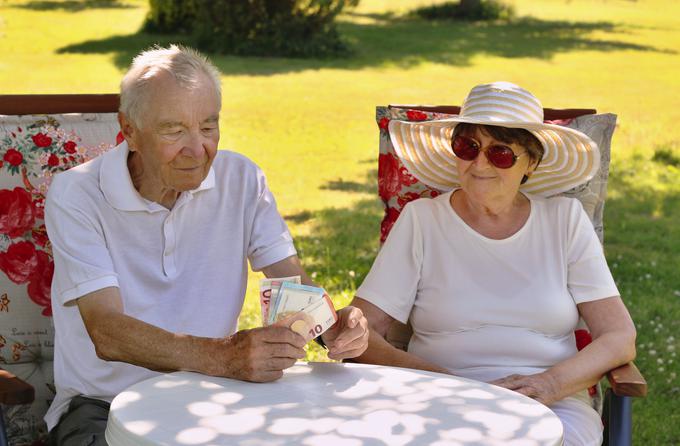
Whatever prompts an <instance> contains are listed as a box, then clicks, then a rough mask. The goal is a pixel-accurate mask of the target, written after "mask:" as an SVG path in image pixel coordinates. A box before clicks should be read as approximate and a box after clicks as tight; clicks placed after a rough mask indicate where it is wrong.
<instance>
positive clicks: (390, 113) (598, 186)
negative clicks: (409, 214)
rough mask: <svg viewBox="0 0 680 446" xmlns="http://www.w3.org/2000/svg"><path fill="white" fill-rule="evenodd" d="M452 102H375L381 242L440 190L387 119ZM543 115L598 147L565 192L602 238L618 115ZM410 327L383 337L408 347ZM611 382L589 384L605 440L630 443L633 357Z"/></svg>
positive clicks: (425, 115)
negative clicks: (594, 159) (580, 179)
mask: <svg viewBox="0 0 680 446" xmlns="http://www.w3.org/2000/svg"><path fill="white" fill-rule="evenodd" d="M459 112H460V107H455V106H434V107H421V106H402V105H394V106H379V107H377V109H376V121H377V123H378V127H379V129H380V154H379V158H378V192H379V195H380V198H381V200H382V202H383V204H384V206H385V215H384V217H383V220H382V223H381V227H380V232H381V235H380V241H381V243H382V242H384V241H385V239H386V238H387V235H388V233H389V232H390V229H391V228H392V225H393V224H394V222H395V221H396V220H397V218H398V217H399V214H400V212H401V210H402V208H403V207H404V205H405V204H406V203H408V202H409V201H412V200H416V199H419V198H434V197H436V196H437V195H439V194H441V193H442V192H443V191H440V190H436V189H434V188H431V187H429V186H426V185H425V184H423V183H422V182H420V181H419V180H418V179H417V178H416V177H415V176H413V175H412V174H411V173H410V172H409V171H408V169H407V168H406V167H405V166H404V165H403V164H402V162H401V161H400V160H399V158H398V157H397V156H396V154H395V151H394V147H393V145H392V142H391V140H390V134H389V131H388V125H389V122H390V120H392V119H398V120H406V121H426V120H433V119H444V118H447V117H450V116H451V115H454V114H458V113H459ZM544 116H545V120H546V121H549V122H551V123H553V124H558V125H565V126H568V127H572V128H575V129H577V130H580V131H581V132H583V133H585V134H587V135H588V136H590V137H591V138H592V139H593V140H594V141H595V142H596V143H597V144H598V146H599V147H600V152H601V163H600V170H599V172H598V173H597V175H596V176H595V177H594V178H593V179H591V180H590V181H589V182H588V183H586V184H584V185H581V186H579V187H577V188H575V189H572V190H570V191H567V192H565V193H563V194H560V195H563V196H569V197H574V198H577V199H578V200H580V201H581V203H582V204H583V207H584V209H585V210H586V213H587V214H588V216H589V217H590V219H591V221H592V222H593V225H594V227H595V231H596V232H597V235H598V237H599V238H600V241H601V242H602V241H603V235H604V230H603V223H602V217H603V210H604V200H605V197H606V193H607V178H608V174H609V161H610V147H611V137H612V134H613V133H614V129H615V126H616V115H613V114H596V111H595V110H590V109H564V110H557V109H544ZM411 334H412V331H411V328H410V326H409V325H404V324H401V323H399V322H394V323H393V325H392V326H391V327H390V329H389V331H388V334H387V340H388V341H389V342H390V343H391V344H392V345H394V346H396V347H398V348H401V349H403V350H406V348H407V346H408V343H409V340H410V338H411ZM574 334H575V342H576V345H577V348H578V349H579V350H580V349H582V348H583V347H585V346H586V345H587V344H588V343H589V342H590V341H591V338H590V334H589V332H588V331H587V327H585V325H582V327H579V329H577V330H576V331H575V333H574ZM607 378H608V380H609V384H610V388H609V389H607V391H606V393H605V397H604V399H602V398H601V397H600V395H601V393H600V386H599V385H598V386H596V387H593V388H592V389H589V392H590V395H591V397H592V399H593V406H594V407H595V408H596V409H598V410H599V411H600V412H601V413H602V416H603V423H604V425H605V432H604V444H610V445H630V444H631V442H632V404H631V397H640V396H645V395H646V394H647V383H646V382H645V380H644V378H643V377H642V375H641V374H640V372H639V371H638V370H637V368H636V367H635V365H634V364H633V363H630V364H627V365H624V366H621V367H619V368H617V369H615V370H611V371H610V372H609V373H608V374H607Z"/></svg>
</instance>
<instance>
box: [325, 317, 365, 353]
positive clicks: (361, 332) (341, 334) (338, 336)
mask: <svg viewBox="0 0 680 446" xmlns="http://www.w3.org/2000/svg"><path fill="white" fill-rule="evenodd" d="M321 338H322V339H323V342H324V343H325V344H326V347H328V357H329V358H330V359H335V360H342V359H348V358H355V357H357V356H359V355H361V354H362V353H363V352H365V351H366V348H367V347H368V321H367V320H366V317H365V316H364V314H363V313H362V311H361V310H360V309H359V308H356V307H352V306H348V307H345V308H343V309H341V310H339V311H338V320H337V322H336V323H335V324H334V325H333V326H332V327H331V328H329V329H328V330H327V331H326V332H325V333H324V334H323V335H321Z"/></svg>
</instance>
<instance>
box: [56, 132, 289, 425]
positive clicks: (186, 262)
mask: <svg viewBox="0 0 680 446" xmlns="http://www.w3.org/2000/svg"><path fill="white" fill-rule="evenodd" d="M127 157H128V147H127V143H125V142H123V143H122V144H120V145H119V146H118V147H116V148H114V149H113V150H111V151H109V152H107V153H106V154H104V155H102V156H100V157H98V158H96V159H94V160H92V161H90V162H88V163H85V164H82V165H80V166H78V167H75V168H73V169H70V170H69V171H67V172H64V173H61V174H59V175H57V176H56V177H55V178H54V181H53V182H52V185H51V186H50V190H49V193H48V196H47V203H46V207H45V222H46V225H47V230H48V234H49V237H50V241H51V242H52V249H53V253H54V261H55V269H54V279H53V280H52V311H53V314H54V325H55V331H56V335H55V357H54V380H55V385H56V389H57V395H56V397H55V399H54V401H53V403H52V405H51V406H50V408H49V411H48V412H47V415H46V416H45V421H46V422H47V426H48V428H49V429H52V428H53V427H54V426H55V425H56V424H57V422H58V421H59V417H60V416H61V414H62V413H63V412H64V411H66V409H67V407H68V403H69V401H70V400H71V399H72V398H73V397H74V396H76V395H84V396H87V397H91V398H98V399H102V400H106V401H111V400H112V399H113V397H114V396H115V395H117V394H118V393H119V392H121V391H122V390H123V389H125V388H126V387H128V386H130V385H132V384H134V383H137V382H139V381H141V380H144V379H146V378H150V377H153V376H156V375H157V373H156V372H153V371H150V370H148V369H145V368H143V367H137V366H134V365H130V364H127V363H122V362H108V361H103V360H101V359H99V358H97V355H96V354H95V350H94V345H93V344H92V341H91V340H90V337H89V335H88V334H87V331H86V330H85V326H84V324H83V321H82V318H81V317H80V313H79V311H78V307H77V305H76V304H75V299H77V298H78V297H81V296H83V295H85V294H87V293H91V292H93V291H96V290H99V289H102V288H106V287H111V286H115V287H118V288H119V289H120V294H121V297H122V300H123V308H124V311H125V314H127V315H130V316H132V317H135V318H137V319H140V320H142V321H145V322H147V323H149V324H152V325H155V326H157V327H161V328H163V329H165V330H168V331H171V332H176V333H187V334H191V335H195V336H205V337H223V336H228V335H231V334H233V333H234V332H235V331H236V329H237V323H238V316H239V313H240V312H241V308H242V306H243V299H244V296H245V290H246V281H247V274H248V268H247V264H246V259H248V260H249V261H250V264H251V266H252V268H253V269H254V270H256V271H257V270H260V269H262V268H263V267H266V266H268V265H271V264H273V263H276V262H278V261H280V260H283V259H284V258H286V257H289V256H291V255H294V254H296V252H295V248H294V246H293V241H292V238H291V236H290V233H289V232H288V229H287V227H286V224H285V223H284V221H283V219H282V218H281V216H280V215H279V213H278V211H277V209H276V203H275V201H274V197H273V196H272V194H271V192H270V191H269V189H268V187H267V183H266V179H265V176H264V174H263V173H262V171H261V170H260V169H259V168H258V167H257V166H256V165H255V164H254V163H252V162H251V161H250V160H248V159H247V158H245V157H244V156H242V155H239V154H237V153H234V152H229V151H220V152H218V154H217V156H216V157H215V160H214V162H213V166H212V168H211V169H210V173H209V174H208V176H207V177H206V179H205V180H204V181H203V183H202V184H201V185H200V186H199V187H198V188H197V189H195V190H192V191H189V192H184V193H182V194H181V195H180V197H179V198H178V200H177V202H176V204H175V206H174V207H173V209H172V210H168V209H166V208H165V207H163V206H161V205H160V204H158V203H155V202H152V201H149V200H146V199H145V198H143V197H142V196H141V195H139V193H138V192H137V191H136V189H135V188H134V186H133V184H132V180H131V179H130V174H129V171H128V169H127ZM140 342H142V340H140Z"/></svg>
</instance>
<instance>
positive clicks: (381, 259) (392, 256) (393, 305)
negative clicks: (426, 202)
mask: <svg viewBox="0 0 680 446" xmlns="http://www.w3.org/2000/svg"><path fill="white" fill-rule="evenodd" d="M413 204H414V203H409V204H407V205H406V206H405V207H404V210H403V211H402V213H401V215H400V216H399V218H398V219H397V221H396V222H395V224H394V227H393V228H392V230H391V231H390V235H389V236H388V237H387V240H386V241H385V244H384V245H383V247H382V249H381V250H380V252H379V253H378V256H377V257H376V259H375V262H374V263H373V266H372V267H371V270H370V272H369V273H368V275H367V276H366V279H365V280H364V282H363V283H362V284H361V286H360V287H359V289H358V290H357V293H356V294H357V297H360V298H362V299H365V300H367V301H369V302H371V303H372V304H373V305H376V306H377V307H378V308H380V309H381V310H383V311H384V312H385V313H387V314H388V315H390V316H391V317H393V318H394V319H396V320H398V321H400V322H402V323H406V321H407V320H408V317H409V315H410V313H411V308H412V307H413V303H414V301H415V298H416V292H417V290H418V283H419V281H420V273H421V266H422V261H423V241H422V233H421V231H420V226H419V224H418V217H417V215H416V212H415V210H416V207H415V206H413Z"/></svg>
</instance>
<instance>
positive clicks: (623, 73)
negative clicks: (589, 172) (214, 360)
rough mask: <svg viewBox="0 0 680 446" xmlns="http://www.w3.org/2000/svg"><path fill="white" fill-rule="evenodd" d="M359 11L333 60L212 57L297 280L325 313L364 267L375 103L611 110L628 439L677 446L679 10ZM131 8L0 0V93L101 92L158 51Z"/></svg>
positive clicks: (641, 6)
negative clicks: (629, 383) (423, 15)
mask: <svg viewBox="0 0 680 446" xmlns="http://www.w3.org/2000/svg"><path fill="white" fill-rule="evenodd" d="M362 3H363V4H362V5H361V6H360V7H359V8H358V9H356V10H355V11H353V12H351V13H348V14H346V15H344V16H342V17H341V31H342V32H343V34H344V35H345V36H346V37H347V38H348V40H350V41H351V42H352V43H353V44H354V46H355V48H356V53H355V54H354V55H353V56H352V57H350V58H347V59H340V60H321V61H319V60H311V61H310V60H307V61H303V60H291V59H247V58H235V57H224V56H217V57H215V58H214V60H215V62H216V63H217V65H218V66H219V67H220V69H221V70H222V71H223V73H224V77H223V86H224V94H223V98H224V99H223V100H224V105H223V116H222V119H221V129H222V133H223V138H222V147H224V148H232V149H234V150H237V151H240V152H242V153H244V154H246V155H247V156H249V157H251V158H252V159H253V160H255V161H256V162H257V163H258V164H259V165H260V166H262V167H263V169H264V170H265V172H267V174H268V176H269V182H270V185H271V188H272V189H273V191H274V192H275V194H276V197H277V199H278V203H279V207H280V209H281V211H282V213H283V214H284V215H285V216H286V217H287V220H288V223H289V225H290V228H291V230H292V232H293V234H294V236H295V238H296V242H297V246H298V248H299V249H300V252H301V255H302V257H303V261H304V263H305V266H306V267H307V269H308V270H309V271H310V272H313V273H315V274H316V280H317V281H318V282H319V283H320V284H322V285H324V286H325V287H327V288H328V289H329V291H331V292H332V294H333V298H334V300H335V302H336V305H338V306H342V305H344V304H346V303H347V302H348V301H349V300H350V299H351V297H352V295H353V292H354V290H355V289H356V287H357V286H358V285H359V284H360V283H361V280H362V278H363V277H364V275H365V274H366V272H367V270H368V269H369V267H370V265H371V261H372V259H373V257H374V256H375V253H376V251H377V240H378V232H379V230H378V224H379V220H380V217H381V207H380V203H379V201H378V200H377V199H376V193H375V191H376V186H375V175H376V169H377V162H376V160H377V127H376V125H375V123H374V120H373V117H374V107H375V105H377V104H388V103H421V104H422V103H427V104H443V103H460V102H461V101H462V99H463V98H464V96H465V94H466V93H467V92H468V91H469V89H470V88H471V87H472V86H473V85H475V84H477V83H481V82H486V81H494V80H508V81H512V82H515V83H518V84H520V85H522V86H524V87H525V88H527V89H529V90H530V91H532V92H533V93H535V94H536V95H537V96H538V97H539V98H541V100H542V101H543V104H544V105H545V106H548V107H565V108H566V107H592V108H596V109H598V110H599V111H602V112H613V113H616V114H618V116H619V121H618V122H619V128H618V129H617V131H616V133H615V134H614V141H613V145H612V148H613V149H612V150H613V161H612V169H611V182H610V187H609V199H608V201H607V206H606V211H605V224H606V226H605V228H606V234H605V238H606V251H607V256H608V258H609V261H610V266H611V268H612V271H613V273H614V276H615V278H616V280H617V282H618V285H619V287H620V290H621V292H622V294H623V297H624V300H625V302H626V303H627V304H628V306H629V308H630V311H631V313H632V315H633V318H634V319H635V321H636V324H637V327H638V359H637V360H636V363H637V364H638V366H639V367H640V369H641V370H642V371H643V373H644V375H645V377H646V378H647V380H648V381H649V392H650V395H649V396H648V397H647V398H645V399H640V400H637V401H636V402H635V403H634V411H635V426H634V434H635V443H636V444H655V445H656V444H680V410H678V409H679V408H680V406H679V405H678V404H677V403H674V401H677V400H678V399H679V398H680V381H679V380H678V377H677V374H678V371H679V367H678V361H679V360H680V358H676V351H677V350H678V349H679V348H680V333H678V329H679V328H680V275H679V274H678V271H679V267H680V254H679V253H680V225H678V223H677V221H678V220H680V175H679V173H680V125H678V123H680V102H679V99H678V98H679V97H680V54H679V53H680V4H678V3H677V1H676V0H666V1H661V0H658V1H654V0H638V1H629V0H606V1H605V0H592V1H584V0H568V1H567V0H559V1H558V0H552V1H549V0H536V1H535V0H531V1H529V0H516V1H515V2H513V3H514V4H515V6H516V9H517V12H518V15H519V16H520V17H522V18H520V19H518V20H516V21H514V22H513V23H489V24H461V23H446V22H441V23H427V22H423V21H420V20H411V19H406V18H405V17H404V13H405V12H406V11H407V8H412V7H415V6H416V5H418V4H430V3H432V1H429V0H419V1H415V0H411V1H409V0H389V1H388V0H363V2H362ZM145 11H146V2H144V1H142V0H136V1H133V0H127V1H125V0H123V1H120V2H118V3H113V4H111V3H110V2H107V1H104V0H89V1H88V0H66V1H50V0H43V1H38V0H34V1H12V0H4V1H2V2H0V55H2V56H0V93H104V92H115V91H117V88H118V82H119V81H120V78H121V74H122V73H123V70H124V68H125V67H126V66H127V65H128V64H129V62H130V59H131V57H132V55H134V54H135V53H137V52H138V51H139V50H141V49H142V48H145V47H147V46H148V45H150V44H152V43H154V42H156V41H158V39H157V38H156V37H155V36H149V35H145V34H140V33H138V31H137V30H138V29H139V27H140V25H141V23H142V21H143V18H144V15H145ZM172 40H173V37H172V36H166V37H164V38H163V39H162V40H160V41H161V42H168V41H172ZM256 277H257V275H256V274H253V275H252V276H251V279H253V278H256ZM257 305H258V304H257V290H256V288H255V282H254V281H251V286H250V287H249V289H248V296H247V304H246V308H245V312H244V316H243V318H242V321H241V325H242V327H250V326H254V325H257V324H258V323H259V315H258V314H257V312H258V306H257ZM309 357H310V358H314V359H318V358H320V357H321V356H320V355H319V352H318V351H317V350H315V349H312V350H311V351H310V353H309Z"/></svg>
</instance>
